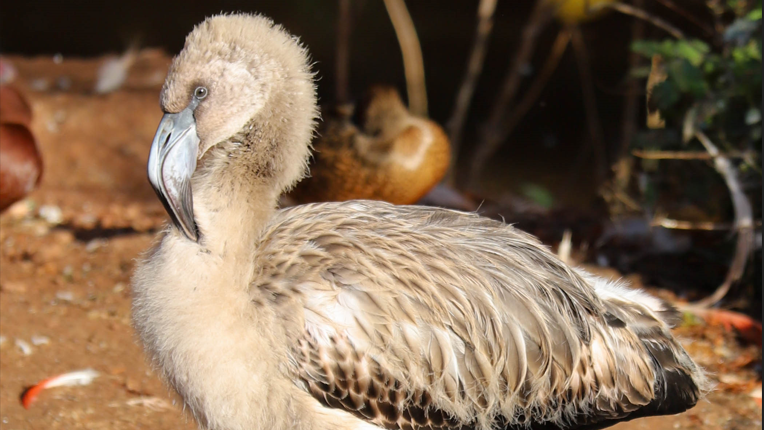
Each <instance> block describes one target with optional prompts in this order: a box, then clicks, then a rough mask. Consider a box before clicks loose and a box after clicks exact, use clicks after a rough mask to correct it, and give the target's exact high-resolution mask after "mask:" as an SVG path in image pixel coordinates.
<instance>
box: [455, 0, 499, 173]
mask: <svg viewBox="0 0 764 430" xmlns="http://www.w3.org/2000/svg"><path fill="white" fill-rule="evenodd" d="M495 10H496V0H480V5H479V6H478V25H477V31H476V33H475V41H474V43H473V44H472V50H471V53H470V58H469V62H468V63H467V73H466V74H465V75H464V79H463V80H462V85H461V87H460V88H459V92H458V93H457V95H456V102H455V103H454V111H453V113H451V118H450V119H449V120H448V122H447V123H446V124H447V125H446V128H447V129H448V137H449V139H450V140H451V152H452V156H451V167H450V169H449V173H448V175H447V178H449V181H453V175H454V172H453V171H454V168H455V167H454V166H455V164H456V159H457V156H458V155H459V146H460V145H461V140H462V130H463V128H464V121H465V120H466V118H467V112H469V108H470V103H471V102H472V95H473V93H474V92H475V86H476V85H477V80H478V78H479V77H480V74H481V72H482V71H483V61H484V60H485V53H486V50H487V48H488V37H489V36H490V35H491V30H492V29H493V13H494V11H495Z"/></svg>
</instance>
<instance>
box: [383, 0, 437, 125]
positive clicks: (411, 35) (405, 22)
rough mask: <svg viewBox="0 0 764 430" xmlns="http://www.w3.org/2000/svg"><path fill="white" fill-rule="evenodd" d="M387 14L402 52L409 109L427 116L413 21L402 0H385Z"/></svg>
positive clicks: (422, 62) (425, 95) (419, 53)
mask: <svg viewBox="0 0 764 430" xmlns="http://www.w3.org/2000/svg"><path fill="white" fill-rule="evenodd" d="M385 8H387V14H388V15H390V21H392V23H393V28H395V35H396V36H397V37H398V44H399V45H400V46H401V52H402V53H403V69H404V71H405V73H406V89H407V91H408V99H409V110H410V111H411V113H412V114H414V115H416V116H422V117H426V116H427V89H426V87H425V81H424V60H423V59H422V47H421V45H420V44H419V37H418V36H417V34H416V28H415V27H414V21H412V20H411V15H410V14H409V11H408V9H407V8H406V3H405V2H404V1H403V0H385Z"/></svg>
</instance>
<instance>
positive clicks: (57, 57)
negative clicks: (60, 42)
mask: <svg viewBox="0 0 764 430" xmlns="http://www.w3.org/2000/svg"><path fill="white" fill-rule="evenodd" d="M63 62H64V56H63V55H62V54H61V53H60V52H57V53H56V54H55V55H54V56H53V63H55V64H61V63H63Z"/></svg>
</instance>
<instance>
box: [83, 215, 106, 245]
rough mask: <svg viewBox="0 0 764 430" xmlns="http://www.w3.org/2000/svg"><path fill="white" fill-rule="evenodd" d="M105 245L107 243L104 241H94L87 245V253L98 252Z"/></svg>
mask: <svg viewBox="0 0 764 430" xmlns="http://www.w3.org/2000/svg"><path fill="white" fill-rule="evenodd" d="M93 218H95V217H93ZM105 244H106V241H105V240H103V239H93V240H91V241H90V242H88V244H87V245H85V252H87V253H93V252H95V251H96V250H98V248H100V247H102V246H104V245H105Z"/></svg>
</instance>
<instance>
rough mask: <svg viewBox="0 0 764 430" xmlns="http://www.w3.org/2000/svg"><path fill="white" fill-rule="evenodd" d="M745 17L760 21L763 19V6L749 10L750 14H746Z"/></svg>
mask: <svg viewBox="0 0 764 430" xmlns="http://www.w3.org/2000/svg"><path fill="white" fill-rule="evenodd" d="M745 19H747V20H750V21H759V20H761V8H759V9H754V10H752V11H750V12H748V15H746V16H745Z"/></svg>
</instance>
